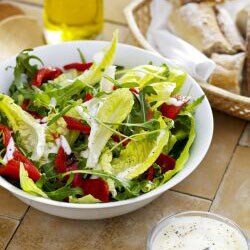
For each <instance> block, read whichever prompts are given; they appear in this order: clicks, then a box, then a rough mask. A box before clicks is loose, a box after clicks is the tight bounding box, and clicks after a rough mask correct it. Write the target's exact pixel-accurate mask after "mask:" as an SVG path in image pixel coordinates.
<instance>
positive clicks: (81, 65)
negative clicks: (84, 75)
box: [63, 62, 93, 72]
mask: <svg viewBox="0 0 250 250" xmlns="http://www.w3.org/2000/svg"><path fill="white" fill-rule="evenodd" d="M92 64H93V63H92V62H87V63H70V64H67V65H64V66H63V68H64V69H65V70H69V69H76V70H77V71H82V72H83V71H85V70H87V69H89V68H90V67H91V66H92Z"/></svg>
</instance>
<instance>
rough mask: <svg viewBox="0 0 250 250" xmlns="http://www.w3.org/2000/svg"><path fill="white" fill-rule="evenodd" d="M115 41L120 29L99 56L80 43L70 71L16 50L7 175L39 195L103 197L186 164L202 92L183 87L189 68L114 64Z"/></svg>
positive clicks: (2, 137) (1, 103) (139, 189)
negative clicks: (89, 57) (90, 55)
mask: <svg viewBox="0 0 250 250" xmlns="http://www.w3.org/2000/svg"><path fill="white" fill-rule="evenodd" d="M116 47H117V33H115V34H114V37H113V40H112V42H111V43H110V45H109V46H108V47H107V48H105V49H103V51H101V52H99V53H98V54H97V55H95V56H94V59H93V61H88V62H86V61H85V58H84V56H83V54H82V52H81V51H80V50H79V49H78V52H79V61H78V62H69V64H67V65H65V66H64V67H63V68H58V67H48V66H47V65H44V64H43V62H42V60H41V59H39V58H38V57H36V56H35V55H34V54H33V53H32V51H31V50H25V51H22V52H21V53H20V54H19V55H18V56H17V58H16V66H15V67H14V68H12V69H7V70H13V75H14V77H13V78H14V80H13V82H12V84H11V86H10V89H9V95H5V94H1V93H0V175H2V176H3V177H4V178H5V179H7V180H8V181H9V182H11V183H12V184H13V185H15V186H17V187H19V188H21V189H22V190H24V191H25V192H27V193H29V194H32V195H36V196H41V197H44V198H47V199H52V200H57V201H64V202H70V203H98V202H110V201H117V200H125V199H129V198H132V197H136V196H139V195H142V194H143V193H147V192H149V191H151V190H153V189H155V188H157V187H159V186H160V185H163V184H164V183H166V182H167V181H168V180H169V179H171V178H172V177H173V176H174V175H175V174H176V173H178V172H179V171H181V170H182V168H183V166H184V164H185V163H186V161H187V160H188V158H189V150H190V147H191V146H192V143H193V141H194V138H195V119H194V111H195V108H196V107H197V105H199V104H200V103H201V102H202V100H203V96H201V97H200V98H198V99H196V100H192V99H191V97H188V96H183V95H181V94H179V91H180V88H181V87H182V85H183V83H184V82H185V79H186V73H185V72H183V71H182V70H180V69H177V68H174V67H172V66H169V65H166V64H162V65H160V66H155V65H153V64H152V63H151V62H148V64H147V65H140V66H137V67H135V68H132V69H125V68H123V67H122V66H120V65H114V64H113V62H114V59H115V54H116ZM132 60H136V58H134V59H132ZM9 68H10V67H9Z"/></svg>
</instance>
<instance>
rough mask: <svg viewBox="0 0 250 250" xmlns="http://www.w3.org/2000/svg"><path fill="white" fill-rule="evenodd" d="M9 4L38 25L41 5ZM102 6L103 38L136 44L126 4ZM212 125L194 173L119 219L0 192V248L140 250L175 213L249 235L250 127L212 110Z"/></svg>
mask: <svg viewBox="0 0 250 250" xmlns="http://www.w3.org/2000/svg"><path fill="white" fill-rule="evenodd" d="M11 2H15V3H16V4H19V5H20V6H21V7H22V8H23V9H24V10H25V12H26V13H28V14H30V15H33V16H36V17H37V18H38V19H39V20H42V1H41V0H22V1H17V0H16V1H11ZM104 2H105V4H104V7H105V27H104V31H103V39H104V40H110V39H111V36H112V32H113V31H114V30H115V29H116V28H119V30H120V42H123V43H128V44H132V45H137V44H136V42H135V40H134V39H133V37H132V34H131V33H130V31H129V29H128V27H127V24H126V21H125V19H124V16H123V12H122V10H123V8H124V7H125V6H126V5H127V4H128V3H129V2H130V0H119V1H118V0H104ZM0 53H1V50H0ZM204 115H205V114H204ZM214 121H215V129H214V136H213V141H212V144H211V147H210V149H209V151H208V154H207V156H206V157H205V159H204V160H203V162H202V163H201V164H200V166H199V167H198V168H197V170H196V171H195V172H193V173H192V174H191V175H190V176H189V177H188V178H187V179H185V180H184V181H183V182H181V183H180V184H179V185H177V186H175V187H174V188H173V189H172V190H171V191H168V192H166V193H165V194H163V195H162V196H161V197H160V198H158V199H157V200H155V201H154V202H152V203H151V204H150V205H148V206H146V207H144V208H142V209H140V210H138V211H136V212H133V213H130V214H127V215H124V216H120V217H117V218H113V219H106V220H101V221H74V220H68V219H62V218H57V217H54V216H51V215H47V214H44V213H42V212H39V211H37V210H35V209H33V208H31V207H28V206H27V205H25V204H24V203H22V202H21V201H19V200H18V199H16V198H15V197H14V196H13V195H11V194H10V193H9V192H7V191H5V190H4V189H0V249H8V250H19V249H20V250H31V249H32V250H34V249H37V250H47V249H53V250H57V249H58V250H59V249H60V250H61V249H63V250H64V249H72V250H78V249H79V250H80V249H88V250H91V249H97V250H99V249H126V250H128V249H129V250H135V249H138V250H139V249H144V248H145V242H146V238H147V235H148V233H149V231H150V229H151V228H152V226H153V225H154V224H155V223H156V222H157V221H158V220H160V219H161V218H162V217H164V216H167V215H169V214H170V213H173V212H176V211H180V210H204V211H211V212H215V213H219V214H221V215H224V216H226V217H228V218H230V219H232V220H234V221H235V222H236V223H238V224H239V225H240V226H241V227H242V228H243V229H244V230H245V232H246V234H248V236H250V124H247V123H246V122H245V121H243V120H240V119H236V118H233V117H230V116H227V115H225V114H223V113H221V112H218V111H215V110H214Z"/></svg>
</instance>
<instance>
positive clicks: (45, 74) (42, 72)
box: [32, 67, 63, 88]
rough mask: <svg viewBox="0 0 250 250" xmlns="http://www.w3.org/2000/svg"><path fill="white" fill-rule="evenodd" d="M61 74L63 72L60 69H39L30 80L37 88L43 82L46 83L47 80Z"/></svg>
mask: <svg viewBox="0 0 250 250" xmlns="http://www.w3.org/2000/svg"><path fill="white" fill-rule="evenodd" d="M62 73H63V72H62V70H61V69H60V68H51V67H49V68H41V69H39V70H38V71H37V72H36V74H35V76H34V78H33V80H32V85H34V86H36V87H38V88H39V87H40V86H41V85H42V83H43V82H46V81H48V80H54V79H55V78H57V77H58V76H59V75H61V74H62Z"/></svg>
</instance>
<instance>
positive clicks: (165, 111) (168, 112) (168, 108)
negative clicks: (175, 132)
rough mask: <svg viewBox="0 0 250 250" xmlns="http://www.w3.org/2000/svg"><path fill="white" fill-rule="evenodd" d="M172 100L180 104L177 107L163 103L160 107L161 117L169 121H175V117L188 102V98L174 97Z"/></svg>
mask: <svg viewBox="0 0 250 250" xmlns="http://www.w3.org/2000/svg"><path fill="white" fill-rule="evenodd" d="M174 98H175V99H176V101H178V102H180V105H179V106H175V105H173V104H166V103H163V104H162V105H161V107H160V111H161V113H162V115H163V116H165V117H167V118H170V119H175V117H176V116H177V115H178V114H179V112H180V111H181V109H182V108H183V106H185V105H186V103H187V102H188V101H189V97H186V96H175V97H174Z"/></svg>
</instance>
